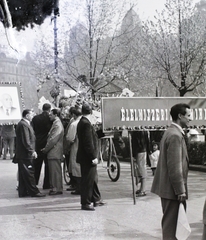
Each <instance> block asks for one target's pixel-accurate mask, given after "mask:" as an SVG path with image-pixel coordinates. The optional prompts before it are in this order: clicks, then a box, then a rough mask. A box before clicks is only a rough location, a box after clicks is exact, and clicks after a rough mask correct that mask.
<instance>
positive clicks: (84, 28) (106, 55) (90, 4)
mask: <svg viewBox="0 0 206 240" xmlns="http://www.w3.org/2000/svg"><path fill="white" fill-rule="evenodd" d="M84 3H85V5H84V8H83V10H82V21H80V20H79V22H77V24H76V25H75V26H73V27H72V28H71V31H70V35H69V36H70V37H69V46H67V51H66V52H67V54H66V55H65V57H64V61H65V63H66V72H67V74H68V76H70V78H72V79H76V80H79V79H81V78H78V77H79V76H81V75H84V76H85V77H86V78H84V80H85V81H86V83H85V84H87V85H89V86H90V87H91V89H92V94H94V93H95V92H99V91H101V90H102V89H103V88H104V87H105V86H107V85H108V84H110V83H111V82H114V81H122V84H125V79H126V78H127V76H126V75H125V72H124V69H123V68H122V67H121V63H122V62H124V61H125V60H126V58H127V56H125V55H124V56H122V57H120V56H118V54H117V52H118V50H120V48H119V41H118V39H119V38H120V37H121V34H122V32H121V31H120V26H121V23H122V19H123V16H124V15H125V13H126V12H125V2H124V1H123V3H122V5H121V4H120V2H118V1H117V0H115V1H110V0H85V1H84ZM117 56H118V58H117Z"/></svg>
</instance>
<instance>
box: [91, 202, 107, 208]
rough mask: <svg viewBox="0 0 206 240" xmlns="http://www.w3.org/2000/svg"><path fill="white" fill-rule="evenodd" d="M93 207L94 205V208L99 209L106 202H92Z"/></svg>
mask: <svg viewBox="0 0 206 240" xmlns="http://www.w3.org/2000/svg"><path fill="white" fill-rule="evenodd" d="M93 205H94V207H98V206H99V207H101V206H104V205H106V202H104V201H103V200H99V201H97V202H94V203H93Z"/></svg>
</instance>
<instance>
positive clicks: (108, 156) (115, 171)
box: [99, 135, 120, 182]
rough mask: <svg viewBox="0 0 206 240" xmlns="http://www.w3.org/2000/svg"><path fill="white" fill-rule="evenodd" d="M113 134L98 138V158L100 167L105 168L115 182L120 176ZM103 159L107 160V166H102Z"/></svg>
mask: <svg viewBox="0 0 206 240" xmlns="http://www.w3.org/2000/svg"><path fill="white" fill-rule="evenodd" d="M113 138H114V136H113V135H107V136H104V137H101V138H100V139H99V158H100V161H101V163H102V167H103V168H106V169H107V172H108V175H109V178H110V179H111V180H112V181H113V182H116V181H117V180H118V179H119V177H120V162H119V159H118V157H117V154H116V150H115V146H114V142H113ZM104 161H106V162H107V166H106V167H104V166H103V164H104Z"/></svg>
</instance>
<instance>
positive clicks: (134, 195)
mask: <svg viewBox="0 0 206 240" xmlns="http://www.w3.org/2000/svg"><path fill="white" fill-rule="evenodd" d="M128 134H129V149H130V163H131V177H132V191H133V192H132V195H133V200H134V205H136V194H135V184H134V161H133V154H132V136H131V132H130V131H129V132H128Z"/></svg>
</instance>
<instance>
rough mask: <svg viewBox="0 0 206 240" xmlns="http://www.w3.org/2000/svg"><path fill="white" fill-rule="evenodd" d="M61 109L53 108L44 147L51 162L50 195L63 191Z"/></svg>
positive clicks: (62, 128)
mask: <svg viewBox="0 0 206 240" xmlns="http://www.w3.org/2000/svg"><path fill="white" fill-rule="evenodd" d="M59 116H60V111H59V110H58V109H52V110H51V112H50V114H49V118H50V120H51V121H52V127H51V129H50V131H49V133H48V136H47V143H46V146H45V148H43V149H42V151H43V153H45V154H47V158H48V164H49V181H50V189H51V190H50V191H49V195H59V194H62V193H63V181H62V167H61V161H62V159H63V137H64V127H63V125H62V122H61V120H60V118H59Z"/></svg>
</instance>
